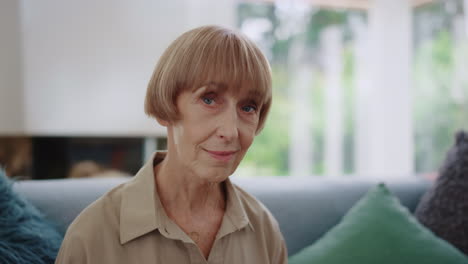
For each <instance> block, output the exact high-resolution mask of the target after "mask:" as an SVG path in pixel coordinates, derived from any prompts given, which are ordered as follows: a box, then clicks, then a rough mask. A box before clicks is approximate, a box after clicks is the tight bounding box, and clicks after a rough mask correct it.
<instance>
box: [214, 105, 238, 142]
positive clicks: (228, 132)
mask: <svg viewBox="0 0 468 264" xmlns="http://www.w3.org/2000/svg"><path fill="white" fill-rule="evenodd" d="M237 119H238V116H237V111H235V109H234V110H229V111H224V113H223V114H222V115H221V116H220V117H219V126H218V129H217V135H218V137H220V138H222V139H224V140H226V141H232V140H234V139H236V138H237V137H239V128H238V122H237V121H238V120H237Z"/></svg>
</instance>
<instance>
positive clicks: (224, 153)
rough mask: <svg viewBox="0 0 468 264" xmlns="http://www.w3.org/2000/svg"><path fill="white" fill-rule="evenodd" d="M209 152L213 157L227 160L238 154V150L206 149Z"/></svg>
mask: <svg viewBox="0 0 468 264" xmlns="http://www.w3.org/2000/svg"><path fill="white" fill-rule="evenodd" d="M206 152H208V154H210V156H211V157H213V158H215V159H217V160H220V161H224V162H227V161H229V160H231V159H232V158H233V157H234V154H236V152H237V151H212V150H206Z"/></svg>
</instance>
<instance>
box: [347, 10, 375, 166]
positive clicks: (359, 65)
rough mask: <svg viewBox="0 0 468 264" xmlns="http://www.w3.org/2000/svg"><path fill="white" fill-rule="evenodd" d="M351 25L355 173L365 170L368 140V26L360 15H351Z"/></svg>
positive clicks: (369, 86)
mask: <svg viewBox="0 0 468 264" xmlns="http://www.w3.org/2000/svg"><path fill="white" fill-rule="evenodd" d="M351 26H352V30H353V35H354V43H353V48H354V51H353V53H354V63H355V64H354V71H355V74H354V91H355V92H354V96H355V97H354V167H355V173H357V174H360V173H362V172H365V171H366V166H367V162H368V161H367V157H366V146H367V142H368V131H369V128H368V125H369V122H368V120H367V115H368V112H367V109H369V102H370V101H371V100H370V98H369V91H370V88H371V85H370V84H371V83H370V78H369V67H368V60H369V45H368V44H369V41H368V34H367V33H368V27H367V24H366V22H365V21H364V20H363V19H361V18H360V17H358V16H356V17H353V19H352V20H351Z"/></svg>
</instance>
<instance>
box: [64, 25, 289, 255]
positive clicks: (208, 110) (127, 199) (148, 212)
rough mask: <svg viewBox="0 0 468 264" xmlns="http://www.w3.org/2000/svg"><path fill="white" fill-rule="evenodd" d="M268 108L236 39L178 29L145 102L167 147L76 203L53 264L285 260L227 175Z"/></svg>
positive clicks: (276, 233)
mask: <svg viewBox="0 0 468 264" xmlns="http://www.w3.org/2000/svg"><path fill="white" fill-rule="evenodd" d="M270 105H271V72H270V67H269V64H268V62H267V60H266V59H265V56H264V55H263V54H262V53H261V51H260V50H259V49H258V48H257V47H256V46H255V44H254V43H252V42H251V41H250V40H249V39H247V38H246V37H245V36H244V35H242V34H241V33H239V32H236V31H233V30H229V29H225V28H222V27H217V26H206V27H200V28H196V29H193V30H191V31H188V32H186V33H184V34H183V35H181V36H180V37H179V38H177V39H176V40H175V41H174V42H173V43H172V44H171V45H170V46H169V48H168V49H167V50H166V51H165V52H164V54H163V55H162V57H161V58H160V60H159V62H158V64H157V66H156V69H155V71H154V73H153V76H152V78H151V81H150V83H149V85H148V90H147V94H146V101H145V110H146V113H147V114H149V115H150V116H153V117H155V118H156V120H157V122H158V123H159V124H160V125H162V126H164V127H166V128H167V142H168V147H167V152H157V153H155V154H154V156H153V158H152V159H151V160H149V161H148V163H146V165H144V166H143V168H142V169H141V170H140V171H139V172H138V173H137V175H136V176H135V177H134V178H133V179H132V180H131V181H129V182H127V183H125V184H123V185H120V186H118V187H116V188H115V189H113V190H111V191H110V192H108V193H107V194H105V195H104V196H103V197H101V198H100V199H98V200H97V201H96V202H94V203H93V204H91V205H90V206H89V207H88V208H86V209H85V210H84V211H83V212H82V213H81V214H80V215H79V216H78V217H77V218H76V220H75V221H74V222H73V223H72V224H71V225H70V227H69V228H68V231H67V234H66V236H65V239H64V241H63V244H62V247H61V249H60V252H59V254H58V257H57V262H56V263H67V264H70V263H96V264H98V263H99V264H102V263H112V264H119V263H174V264H182V263H233V264H234V263H235V264H241V263H255V264H263V263H287V252H286V247H285V243H284V240H283V237H282V235H281V233H280V230H279V227H278V223H277V222H276V220H275V219H274V218H273V216H272V215H271V213H270V212H269V211H268V210H267V209H266V208H265V206H263V205H262V204H261V203H260V202H259V201H258V200H257V199H255V198H254V197H252V196H251V195H249V194H248V193H246V192H245V191H244V190H242V189H241V188H239V187H238V186H236V185H234V184H233V183H231V181H230V180H229V176H230V175H231V174H233V172H234V171H235V170H236V168H237V166H238V165H239V163H240V162H241V160H242V158H243V157H244V155H245V153H246V152H247V150H248V149H249V147H250V145H251V144H252V141H253V139H254V138H255V136H256V135H257V134H258V133H259V132H260V131H261V129H262V127H263V125H264V123H265V119H266V116H267V113H268V110H269V108H270Z"/></svg>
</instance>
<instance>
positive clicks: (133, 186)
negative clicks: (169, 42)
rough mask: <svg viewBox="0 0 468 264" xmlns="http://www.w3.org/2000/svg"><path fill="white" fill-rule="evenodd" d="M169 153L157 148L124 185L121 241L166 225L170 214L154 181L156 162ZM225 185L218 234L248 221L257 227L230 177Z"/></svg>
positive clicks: (232, 229)
mask: <svg viewBox="0 0 468 264" xmlns="http://www.w3.org/2000/svg"><path fill="white" fill-rule="evenodd" d="M165 155H166V153H165V152H155V153H154V154H153V155H152V157H151V159H150V160H149V161H148V162H146V164H145V165H144V166H143V167H142V168H141V169H140V170H139V171H138V173H137V174H136V175H135V176H134V177H133V179H132V180H131V181H129V182H128V183H126V185H125V187H124V189H123V193H122V203H121V208H120V243H121V244H125V243H127V242H129V241H131V240H133V239H135V238H137V237H140V236H142V235H145V234H147V233H149V232H151V231H153V230H156V229H158V228H161V227H164V228H165V227H166V226H165V225H166V224H167V222H168V219H169V217H168V216H167V214H166V212H165V211H164V208H163V207H162V204H161V201H160V199H159V195H158V193H157V189H156V188H155V187H156V184H155V181H154V180H155V177H154V165H156V164H157V163H159V162H161V161H162V160H163V159H164V157H165ZM225 186H226V192H227V196H226V197H227V199H226V200H227V203H226V212H225V217H224V218H223V223H222V226H221V228H220V230H219V232H218V237H221V236H224V235H226V234H228V233H231V232H234V231H236V230H240V229H242V228H243V227H245V226H247V225H250V227H251V228H252V230H253V226H252V225H251V224H250V220H249V218H248V216H247V213H246V211H245V208H244V206H243V204H242V202H241V200H240V197H239V195H238V193H237V190H236V188H235V187H234V185H233V184H232V183H231V181H230V180H229V178H228V179H226V180H225ZM226 219H229V222H230V223H227V221H226Z"/></svg>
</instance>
